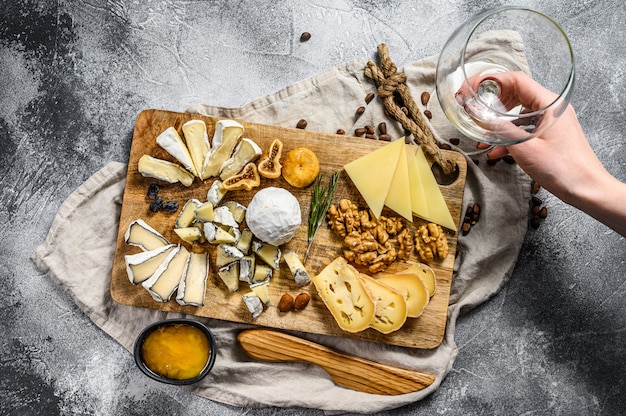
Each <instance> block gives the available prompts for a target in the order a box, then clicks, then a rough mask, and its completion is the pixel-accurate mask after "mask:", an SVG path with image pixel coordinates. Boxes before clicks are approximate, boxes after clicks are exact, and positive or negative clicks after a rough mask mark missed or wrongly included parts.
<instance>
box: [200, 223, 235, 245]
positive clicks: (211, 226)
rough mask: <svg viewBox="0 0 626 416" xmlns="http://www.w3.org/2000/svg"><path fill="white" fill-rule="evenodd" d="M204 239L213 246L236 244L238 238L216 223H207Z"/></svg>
mask: <svg viewBox="0 0 626 416" xmlns="http://www.w3.org/2000/svg"><path fill="white" fill-rule="evenodd" d="M204 237H205V238H206V240H207V241H208V242H209V243H211V244H222V243H229V244H231V243H234V242H235V241H236V237H235V235H234V234H231V233H229V232H228V231H226V230H224V229H223V228H221V227H218V226H217V225H215V223H212V222H207V223H205V224H204Z"/></svg>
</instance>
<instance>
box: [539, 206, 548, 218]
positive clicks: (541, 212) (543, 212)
mask: <svg viewBox="0 0 626 416" xmlns="http://www.w3.org/2000/svg"><path fill="white" fill-rule="evenodd" d="M547 217H548V208H546V207H543V208H541V209H540V210H539V218H541V219H546V218H547Z"/></svg>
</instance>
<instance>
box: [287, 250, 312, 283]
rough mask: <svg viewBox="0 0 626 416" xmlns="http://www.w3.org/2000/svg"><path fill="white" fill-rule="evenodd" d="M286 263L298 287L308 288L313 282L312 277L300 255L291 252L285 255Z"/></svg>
mask: <svg viewBox="0 0 626 416" xmlns="http://www.w3.org/2000/svg"><path fill="white" fill-rule="evenodd" d="M283 258H284V259H285V263H287V266H288V267H289V271H291V274H292V275H293V278H294V280H295V281H296V284H297V285H298V286H306V285H308V284H309V283H310V282H311V276H309V272H308V271H307V270H306V268H305V267H304V265H303V264H302V261H301V260H300V257H298V254H297V253H296V252H295V251H293V250H291V251H289V252H287V253H285V254H284V255H283Z"/></svg>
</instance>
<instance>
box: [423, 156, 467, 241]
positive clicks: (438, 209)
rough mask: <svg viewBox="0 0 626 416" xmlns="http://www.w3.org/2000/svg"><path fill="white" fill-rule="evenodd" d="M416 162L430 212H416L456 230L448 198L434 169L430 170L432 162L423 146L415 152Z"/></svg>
mask: <svg viewBox="0 0 626 416" xmlns="http://www.w3.org/2000/svg"><path fill="white" fill-rule="evenodd" d="M415 163H417V168H418V169H419V173H420V180H421V181H422V185H423V186H424V195H425V197H426V201H427V203H428V214H427V215H422V214H420V213H416V215H417V216H418V217H420V218H423V219H425V220H427V221H430V222H434V223H437V224H439V225H441V226H442V227H446V228H449V229H450V230H453V231H456V230H457V228H456V225H455V224H454V220H453V219H452V215H451V214H450V210H449V209H448V205H447V204H446V200H445V199H444V198H443V194H442V193H441V189H439V184H438V183H437V180H436V179H435V176H434V175H433V172H432V170H430V164H429V163H428V161H427V160H426V156H424V152H423V151H422V148H421V147H420V148H418V149H417V152H415Z"/></svg>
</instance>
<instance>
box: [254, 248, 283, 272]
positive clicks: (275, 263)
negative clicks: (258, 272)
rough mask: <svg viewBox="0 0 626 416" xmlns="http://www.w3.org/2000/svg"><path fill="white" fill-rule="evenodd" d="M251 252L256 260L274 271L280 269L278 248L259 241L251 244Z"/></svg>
mask: <svg viewBox="0 0 626 416" xmlns="http://www.w3.org/2000/svg"><path fill="white" fill-rule="evenodd" d="M252 250H253V251H254V253H255V254H256V255H257V257H258V258H260V259H261V260H263V261H264V262H265V264H267V265H268V266H270V267H271V268H272V269H274V270H278V269H279V268H280V248H278V247H277V246H274V245H272V244H268V243H263V242H261V241H253V242H252Z"/></svg>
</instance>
